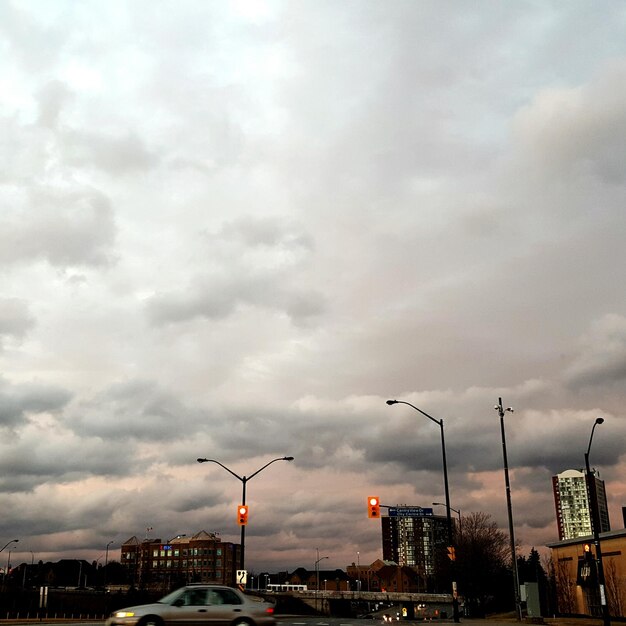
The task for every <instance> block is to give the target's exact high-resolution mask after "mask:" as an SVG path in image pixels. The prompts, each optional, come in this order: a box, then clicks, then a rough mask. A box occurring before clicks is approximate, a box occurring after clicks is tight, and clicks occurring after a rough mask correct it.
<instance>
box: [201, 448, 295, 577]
mask: <svg viewBox="0 0 626 626" xmlns="http://www.w3.org/2000/svg"><path fill="white" fill-rule="evenodd" d="M197 461H198V463H215V464H216V465H219V466H220V467H222V468H224V469H225V470H226V471H227V472H228V473H229V474H231V475H232V476H234V477H235V478H236V479H237V480H238V481H240V482H241V484H242V494H241V505H242V506H245V504H246V484H247V483H248V481H249V480H251V479H252V478H254V477H255V476H256V475H257V474H259V473H261V472H262V471H263V470H264V469H265V468H266V467H268V466H269V465H271V464H272V463H276V461H293V457H292V456H281V457H279V458H278V459H272V460H271V461H269V462H268V463H266V464H265V465H264V466H263V467H260V468H259V469H258V470H257V471H256V472H254V474H250V476H239V474H236V473H235V472H233V470H231V469H230V468H228V467H226V466H225V465H224V464H223V463H220V462H219V461H216V460H215V459H197ZM245 563H246V525H245V524H242V525H241V551H240V553H239V569H240V570H245V569H246V568H245Z"/></svg>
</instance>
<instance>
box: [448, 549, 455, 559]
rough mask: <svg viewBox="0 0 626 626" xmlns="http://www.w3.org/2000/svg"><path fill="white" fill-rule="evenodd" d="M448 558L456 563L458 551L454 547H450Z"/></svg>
mask: <svg viewBox="0 0 626 626" xmlns="http://www.w3.org/2000/svg"><path fill="white" fill-rule="evenodd" d="M448 558H449V559H450V560H451V561H456V550H455V548H454V546H448Z"/></svg>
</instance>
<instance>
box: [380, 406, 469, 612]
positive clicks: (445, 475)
mask: <svg viewBox="0 0 626 626" xmlns="http://www.w3.org/2000/svg"><path fill="white" fill-rule="evenodd" d="M387 404H388V405H389V406H392V405H394V404H406V405H407V406H410V407H411V408H412V409H415V410H416V411H417V412H418V413H421V414H422V415H423V416H424V417H427V418H428V419H429V420H431V421H432V422H435V424H437V425H438V426H439V430H440V432H441V456H442V464H443V488H444V493H445V497H446V505H445V506H446V517H447V522H448V546H450V547H452V546H453V545H454V544H453V541H452V514H451V513H450V488H449V487H448V462H447V461H446V440H445V437H444V433H443V420H442V419H439V420H438V419H435V418H434V417H433V416H432V415H428V413H426V412H425V411H422V409H418V408H417V407H416V406H414V405H413V404H411V403H410V402H405V401H404V400H387ZM452 612H453V614H454V621H455V622H459V603H458V600H457V594H456V582H455V581H454V580H453V581H452Z"/></svg>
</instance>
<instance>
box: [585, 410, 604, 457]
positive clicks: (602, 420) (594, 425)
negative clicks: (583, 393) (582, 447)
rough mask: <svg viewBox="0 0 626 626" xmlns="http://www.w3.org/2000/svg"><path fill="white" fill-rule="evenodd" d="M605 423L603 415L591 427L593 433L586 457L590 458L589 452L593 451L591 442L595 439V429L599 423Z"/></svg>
mask: <svg viewBox="0 0 626 626" xmlns="http://www.w3.org/2000/svg"><path fill="white" fill-rule="evenodd" d="M603 423H604V418H603V417H597V418H596V421H595V422H594V423H593V427H592V428H591V435H590V437H589V445H588V446H587V452H585V458H586V459H589V452H590V451H591V442H592V440H593V431H594V430H595V429H596V426H597V425H598V424H603Z"/></svg>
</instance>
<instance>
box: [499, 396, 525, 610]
mask: <svg viewBox="0 0 626 626" xmlns="http://www.w3.org/2000/svg"><path fill="white" fill-rule="evenodd" d="M493 408H494V409H495V410H496V411H498V415H499V416H500V434H501V436H502V459H503V463H504V485H505V488H506V509H507V513H508V516H509V540H510V543H511V561H512V563H511V567H512V568H513V587H514V589H513V592H514V597H515V613H516V615H517V620H518V621H521V620H522V604H521V598H520V589H519V574H518V571H517V554H516V552H515V531H514V529H513V509H512V506H511V483H510V482H509V462H508V460H507V456H506V436H505V433H504V413H505V412H506V411H508V412H509V413H513V409H512V408H511V407H508V408H507V409H504V408H503V407H502V398H498V404H496V406H494V407H493Z"/></svg>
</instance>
